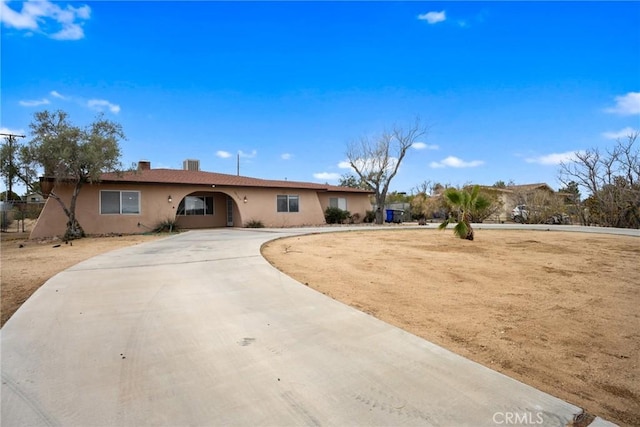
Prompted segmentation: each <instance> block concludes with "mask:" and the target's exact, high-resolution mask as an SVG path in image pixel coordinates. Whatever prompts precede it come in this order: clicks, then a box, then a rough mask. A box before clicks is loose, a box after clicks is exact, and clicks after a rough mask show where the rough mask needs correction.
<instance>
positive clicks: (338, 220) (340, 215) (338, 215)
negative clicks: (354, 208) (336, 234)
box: [324, 206, 351, 224]
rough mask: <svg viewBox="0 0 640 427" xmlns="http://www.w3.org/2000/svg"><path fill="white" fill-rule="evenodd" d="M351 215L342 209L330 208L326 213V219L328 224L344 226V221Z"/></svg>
mask: <svg viewBox="0 0 640 427" xmlns="http://www.w3.org/2000/svg"><path fill="white" fill-rule="evenodd" d="M350 217H351V214H350V213H349V211H343V210H342V209H340V208H332V207H331V206H329V207H328V208H327V209H326V210H325V211H324V219H325V221H327V224H342V223H343V222H344V221H346V220H347V219H349V218H350Z"/></svg>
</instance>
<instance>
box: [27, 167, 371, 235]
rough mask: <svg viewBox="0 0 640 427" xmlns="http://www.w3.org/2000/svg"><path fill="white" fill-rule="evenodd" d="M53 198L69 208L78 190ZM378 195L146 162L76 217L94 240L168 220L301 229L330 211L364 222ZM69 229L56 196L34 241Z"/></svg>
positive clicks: (98, 190)
mask: <svg viewBox="0 0 640 427" xmlns="http://www.w3.org/2000/svg"><path fill="white" fill-rule="evenodd" d="M45 181H46V180H44V181H43V183H44V182H45ZM44 187H46V185H43V188H44ZM53 191H54V192H55V194H56V195H58V196H59V197H60V198H61V199H62V200H64V202H65V203H66V204H67V206H68V204H69V201H70V200H71V194H72V191H73V187H72V186H71V185H65V184H60V183H58V184H56V185H55V187H54V189H53ZM370 194H371V192H370V191H367V190H361V189H356V188H349V187H338V186H332V185H326V184H317V183H311V182H293V181H274V180H265V179H258V178H250V177H245V176H236V175H227V174H220V173H213V172H204V171H200V170H187V169H183V170H179V169H152V168H151V163H150V162H147V161H142V162H139V163H138V170H137V171H134V172H126V173H122V174H116V173H107V174H103V175H102V177H101V180H100V182H98V183H93V184H86V185H85V186H83V187H82V190H81V192H80V194H79V195H78V199H77V205H76V215H77V218H78V221H79V222H80V225H82V227H83V229H84V231H85V233H87V234H110V233H122V234H135V233H144V232H148V231H150V230H152V229H153V228H155V226H156V225H158V224H159V223H160V222H162V221H166V220H168V219H169V220H175V221H176V224H177V225H178V226H179V227H180V228H182V229H194V228H213V227H243V226H244V225H245V224H246V223H247V222H248V221H251V220H255V221H261V222H262V223H263V224H264V226H266V227H294V226H306V225H320V224H324V223H325V219H324V211H325V209H326V208H327V207H328V206H335V207H340V208H341V209H346V210H348V211H350V212H351V214H352V215H353V214H358V215H359V217H360V218H364V216H365V214H366V211H367V210H370V209H371V202H370V198H369V196H370ZM66 223H67V218H66V215H65V214H64V212H63V210H62V209H61V207H60V205H59V203H58V202H57V201H56V200H54V199H53V198H51V197H49V198H48V199H47V201H46V203H45V206H44V208H43V210H42V213H41V214H40V217H39V218H38V221H37V222H36V225H35V226H34V228H33V231H32V232H31V238H43V237H51V236H59V235H63V234H64V232H65V229H66Z"/></svg>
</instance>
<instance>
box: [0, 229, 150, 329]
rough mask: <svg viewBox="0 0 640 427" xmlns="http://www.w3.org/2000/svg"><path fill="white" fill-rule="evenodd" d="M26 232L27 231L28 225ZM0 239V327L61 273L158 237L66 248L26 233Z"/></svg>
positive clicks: (90, 241)
mask: <svg viewBox="0 0 640 427" xmlns="http://www.w3.org/2000/svg"><path fill="white" fill-rule="evenodd" d="M26 229H27V230H28V229H29V226H28V225H27V228H26ZM0 238H1V239H2V242H1V244H0V250H1V253H0V261H1V263H2V270H1V271H2V280H1V282H0V301H1V303H0V326H2V325H4V324H5V323H6V321H7V320H9V318H10V317H11V316H12V315H13V313H15V312H16V310H17V309H18V308H20V306H21V305H22V303H23V302H25V301H26V300H27V298H29V296H31V294H32V293H34V292H35V291H36V290H37V289H38V288H39V287H40V286H41V285H42V284H44V282H46V281H47V279H49V278H50V277H52V276H54V275H56V274H57V273H59V272H61V271H62V270H64V269H66V268H69V267H71V266H72V265H75V264H77V263H79V262H80V261H84V260H85V259H88V258H91V257H93V256H96V255H99V254H101V253H104V252H109V251H111V250H113V249H118V248H122V247H125V246H131V245H137V244H139V243H142V242H147V241H150V240H153V239H158V238H159V236H158V235H135V236H114V237H87V238H84V239H81V240H76V241H73V242H71V243H72V244H70V245H69V244H66V245H65V243H64V242H61V241H59V240H47V241H40V242H36V241H32V240H27V239H28V238H29V233H28V232H26V233H18V232H15V231H13V232H7V233H2V234H1V235H0Z"/></svg>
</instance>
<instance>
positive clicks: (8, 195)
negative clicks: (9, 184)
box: [0, 190, 22, 202]
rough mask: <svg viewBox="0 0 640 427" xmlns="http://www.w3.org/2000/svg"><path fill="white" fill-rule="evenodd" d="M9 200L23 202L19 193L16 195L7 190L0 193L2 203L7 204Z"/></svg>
mask: <svg viewBox="0 0 640 427" xmlns="http://www.w3.org/2000/svg"><path fill="white" fill-rule="evenodd" d="M9 200H22V199H21V197H20V196H19V195H18V194H17V193H14V192H13V191H9V190H7V191H3V192H2V193H0V201H2V202H6V201H9Z"/></svg>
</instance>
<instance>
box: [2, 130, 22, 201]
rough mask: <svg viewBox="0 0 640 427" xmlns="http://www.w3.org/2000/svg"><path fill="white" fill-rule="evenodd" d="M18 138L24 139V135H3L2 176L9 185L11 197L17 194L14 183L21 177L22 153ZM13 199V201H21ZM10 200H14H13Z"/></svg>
mask: <svg viewBox="0 0 640 427" xmlns="http://www.w3.org/2000/svg"><path fill="white" fill-rule="evenodd" d="M16 137H17V138H24V135H13V134H3V142H2V145H1V146H0V176H2V178H4V180H5V182H6V184H7V191H8V194H9V195H13V194H15V193H14V192H13V183H14V182H16V181H17V180H18V176H19V173H20V171H19V169H18V168H19V163H18V153H19V151H20V144H19V143H18V141H17V140H16ZM19 199H20V197H18V199H13V200H19ZM9 200H12V199H11V198H10V199H9Z"/></svg>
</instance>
